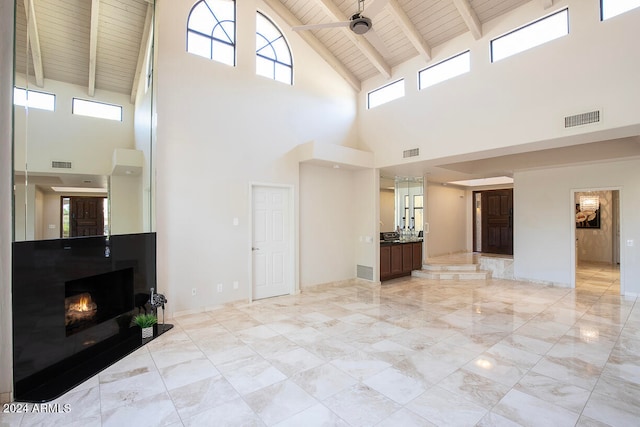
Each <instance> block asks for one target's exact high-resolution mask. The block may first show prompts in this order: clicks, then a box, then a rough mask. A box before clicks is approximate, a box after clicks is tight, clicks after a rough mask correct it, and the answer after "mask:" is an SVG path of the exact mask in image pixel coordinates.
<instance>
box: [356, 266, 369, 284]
mask: <svg viewBox="0 0 640 427" xmlns="http://www.w3.org/2000/svg"><path fill="white" fill-rule="evenodd" d="M356 270H357V271H356V277H358V278H359V279H366V280H373V267H368V266H366V265H360V264H356Z"/></svg>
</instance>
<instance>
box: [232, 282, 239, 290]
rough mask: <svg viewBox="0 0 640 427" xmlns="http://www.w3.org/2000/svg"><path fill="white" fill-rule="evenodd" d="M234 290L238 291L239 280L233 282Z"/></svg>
mask: <svg viewBox="0 0 640 427" xmlns="http://www.w3.org/2000/svg"><path fill="white" fill-rule="evenodd" d="M233 289H238V281H237V280H234V281H233Z"/></svg>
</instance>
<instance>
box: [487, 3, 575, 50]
mask: <svg viewBox="0 0 640 427" xmlns="http://www.w3.org/2000/svg"><path fill="white" fill-rule="evenodd" d="M567 34H569V11H568V10H567V9H565V10H562V11H560V12H558V13H555V14H553V15H551V16H548V17H546V18H543V19H541V20H539V21H536V22H534V23H532V24H530V25H527V26H526V27H522V28H520V29H517V30H515V31H513V32H511V33H509V34H506V35H504V36H502V37H500V38H497V39H494V40H492V41H491V61H492V62H496V61H499V60H501V59H504V58H507V57H509V56H511V55H515V54H516V53H520V52H523V51H525V50H527V49H531V48H532V47H535V46H539V45H541V44H543V43H546V42H548V41H551V40H554V39H557V38H559V37H562V36H566V35H567Z"/></svg>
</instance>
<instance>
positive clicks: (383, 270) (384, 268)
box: [380, 246, 391, 280]
mask: <svg viewBox="0 0 640 427" xmlns="http://www.w3.org/2000/svg"><path fill="white" fill-rule="evenodd" d="M390 275H391V246H381V247H380V278H381V279H380V280H382V277H389V276H390Z"/></svg>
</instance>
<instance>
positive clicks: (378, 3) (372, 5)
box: [362, 0, 387, 18]
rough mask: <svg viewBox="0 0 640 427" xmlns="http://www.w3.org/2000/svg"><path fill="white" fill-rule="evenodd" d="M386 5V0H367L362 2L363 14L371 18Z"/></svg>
mask: <svg viewBox="0 0 640 427" xmlns="http://www.w3.org/2000/svg"><path fill="white" fill-rule="evenodd" d="M386 5H387V0H369V1H367V2H366V3H365V4H364V11H363V12H362V14H363V15H365V16H368V17H369V18H373V17H374V16H376V15H377V14H379V13H380V12H382V9H384V7H385V6H386Z"/></svg>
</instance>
